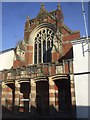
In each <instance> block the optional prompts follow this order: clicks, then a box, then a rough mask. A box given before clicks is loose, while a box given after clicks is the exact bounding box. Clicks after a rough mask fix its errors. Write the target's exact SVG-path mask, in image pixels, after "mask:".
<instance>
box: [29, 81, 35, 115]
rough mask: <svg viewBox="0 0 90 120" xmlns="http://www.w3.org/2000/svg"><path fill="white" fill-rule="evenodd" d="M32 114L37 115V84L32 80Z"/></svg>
mask: <svg viewBox="0 0 90 120" xmlns="http://www.w3.org/2000/svg"><path fill="white" fill-rule="evenodd" d="M30 111H31V113H32V114H35V113H36V83H35V82H34V80H33V79H31V109H30Z"/></svg>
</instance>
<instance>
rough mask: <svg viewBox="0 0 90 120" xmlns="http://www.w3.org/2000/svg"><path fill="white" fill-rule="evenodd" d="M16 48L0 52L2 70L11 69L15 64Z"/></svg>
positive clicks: (0, 67) (0, 68)
mask: <svg viewBox="0 0 90 120" xmlns="http://www.w3.org/2000/svg"><path fill="white" fill-rule="evenodd" d="M13 58H14V50H10V51H7V52H4V53H1V54H0V70H3V69H10V68H11V67H12V66H13Z"/></svg>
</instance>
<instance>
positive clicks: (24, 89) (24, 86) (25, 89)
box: [20, 83, 30, 112]
mask: <svg viewBox="0 0 90 120" xmlns="http://www.w3.org/2000/svg"><path fill="white" fill-rule="evenodd" d="M20 92H21V93H22V99H20V102H23V112H29V101H30V100H29V96H30V84H29V83H21V88H20Z"/></svg>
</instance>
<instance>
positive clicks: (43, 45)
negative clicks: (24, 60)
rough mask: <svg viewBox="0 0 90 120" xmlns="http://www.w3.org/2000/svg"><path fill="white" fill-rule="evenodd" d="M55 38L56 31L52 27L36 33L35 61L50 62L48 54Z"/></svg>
mask: <svg viewBox="0 0 90 120" xmlns="http://www.w3.org/2000/svg"><path fill="white" fill-rule="evenodd" d="M53 38H54V32H53V30H51V29H50V28H44V29H41V30H40V31H39V32H38V33H37V34H36V36H35V39H34V63H43V62H50V58H49V59H48V58H47V55H49V54H50V53H51V49H52V47H53ZM49 57H50V56H49Z"/></svg>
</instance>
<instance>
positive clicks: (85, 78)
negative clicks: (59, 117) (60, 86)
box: [72, 37, 90, 118]
mask: <svg viewBox="0 0 90 120" xmlns="http://www.w3.org/2000/svg"><path fill="white" fill-rule="evenodd" d="M72 44H73V53H74V59H73V64H74V81H75V96H76V113H77V118H88V117H89V116H88V115H89V77H90V66H89V60H90V37H88V38H86V37H83V38H80V39H77V40H73V41H72Z"/></svg>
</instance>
